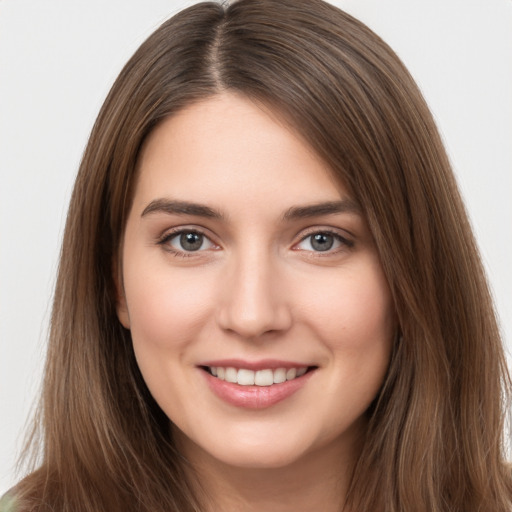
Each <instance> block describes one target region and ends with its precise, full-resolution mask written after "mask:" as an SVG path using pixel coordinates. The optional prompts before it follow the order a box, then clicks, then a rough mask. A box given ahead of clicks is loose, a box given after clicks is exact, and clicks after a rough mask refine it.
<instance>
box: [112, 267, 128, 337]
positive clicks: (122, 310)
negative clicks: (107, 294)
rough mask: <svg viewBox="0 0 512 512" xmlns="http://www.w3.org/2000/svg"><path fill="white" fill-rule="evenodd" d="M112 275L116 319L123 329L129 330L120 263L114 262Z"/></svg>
mask: <svg viewBox="0 0 512 512" xmlns="http://www.w3.org/2000/svg"><path fill="white" fill-rule="evenodd" d="M112 267H113V268H112V275H113V276H114V286H115V300H116V312H117V318H118V319H119V321H120V322H121V325H122V326H123V327H124V328H125V329H130V315H129V313H128V305H127V304H126V294H125V293H124V285H123V272H122V267H121V264H120V262H117V261H115V262H114V264H113V265H112Z"/></svg>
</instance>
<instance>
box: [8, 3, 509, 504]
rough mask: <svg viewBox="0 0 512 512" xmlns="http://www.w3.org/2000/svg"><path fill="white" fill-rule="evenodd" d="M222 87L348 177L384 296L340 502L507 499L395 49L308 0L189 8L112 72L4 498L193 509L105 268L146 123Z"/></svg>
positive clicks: (484, 351)
mask: <svg viewBox="0 0 512 512" xmlns="http://www.w3.org/2000/svg"><path fill="white" fill-rule="evenodd" d="M226 91H229V92H230V93H234V94H240V95H242V96H244V97H246V98H249V99H251V100H253V101H257V102H259V103H261V104H262V105H264V106H267V107H270V109H271V110H272V112H277V114H276V115H277V116H278V117H280V118H281V119H282V120H284V121H286V122H287V123H288V124H290V126H292V127H293V129H294V130H295V131H296V132H297V133H299V134H300V135H301V136H302V137H303V138H304V140H305V141H307V143H308V144H310V146H311V147H312V148H313V149H314V151H316V153H318V155H320V156H321V157H322V158H323V159H324V160H325V162H326V163H327V164H328V166H329V168H330V169H332V172H333V174H334V176H335V177H336V179H337V180H339V182H341V183H343V184H344V185H345V186H347V187H348V189H349V190H350V192H351V194H352V195H353V196H354V199H356V200H357V201H358V203H359V204H360V205H361V208H362V210H363V213H364V215H365V218H366V219H367V221H368V225H369V227H370V230H371V232H372V235H373V237H374V239H375V244H376V247H377V249H378V253H379V256H380V260H381V262H382V266H383V269H384V272H385V275H386V278H387V281H388V283H389V287H390V290H391V293H392V297H393V301H394V305H395V310H396V315H397V319H398V323H399V325H400V336H399V337H397V340H396V342H395V346H394V348H393V354H392V359H391V362H390V367H389V371H388V375H387V377H386V381H385V383H384V385H383V388H382V391H381V393H380V394H379V396H378V397H377V399H376V400H375V402H374V404H373V405H372V408H371V410H370V411H369V416H370V423H369V428H368V431H367V433H366V442H365V445H364V448H363V451H362V453H361V456H360V458H359V460H358V462H357V465H356V468H355V470H354V475H353V478H352V484H351V488H350V492H349V497H348V503H349V505H350V507H353V509H354V510H379V511H380V510H382V511H385V512H398V511H404V510H407V511H408V512H448V511H450V512H453V511H454V510H464V511H465V512H472V511H474V512H476V511H481V510H493V511H495V512H505V511H506V510H507V511H508V510H510V506H511V498H510V497H511V495H512V484H511V479H510V472H509V468H508V467H507V466H506V465H505V462H504V461H505V453H504V439H503V429H504V411H505V407H506V406H507V405H508V399H509V389H510V380H509V376H508V373H507V369H506V364H505V360H504V355H503V349H502V345H501V340H500V335H499V331H498V327H497V324H496V319H495V315H494V312H493V305H492V300H491V297H490V294H489V290H488V287H487V283H486V278H485V274H484V271H483V268H482V265H481V262H480V258H479V256H478V250H477V247H476V244H475V241H474V238H473V235H472V232H471V228H470V225H469V222H468V218H467V215H466V212H465V210H464V207H463V203H462V200H461V198H460V195H459V193H458V190H457V186H456V183H455V180H454V177H453V174H452V172H451V169H450V164H449V161H448V158H447V156H446V154H445V151H444V148H443V144H442V141H441V139H440V137H439V134H438V132H437V129H436V127H435V123H434V121H433V119H432V116H431V114H430V112H429V110H428V107H427V105H426V103H425V101H424V100H423V98H422V96H421V93H420V92H419V90H418V88H417V86H416V85H415V83H414V81H413V79H412V78H411V77H410V75H409V73H408V72H407V71H406V69H405V67H404V66H403V65H402V64H401V62H400V60H399V59H398V57H397V56H396V55H395V54H394V53H393V51H392V50H391V49H390V48H389V47H388V46H387V45H386V44H385V43H384V42H382V41H381V40H380V39H379V38H378V37H377V36H376V35H375V34H374V33H373V32H371V31H370V30H369V29H368V28H367V27H365V26H364V25H363V24H362V23H360V22H358V21H357V20H355V19H354V18H352V17H350V16H349V15H347V14H345V13H343V12H342V11H340V10H339V9H336V8H335V7H333V6H331V5H329V4H327V3H324V2H322V1H320V0H309V1H306V0H279V1H278V0H240V1H239V2H236V3H233V4H232V5H230V6H224V5H220V4H216V3H201V4H197V5H195V6H192V7H190V8H188V9H186V10H184V11H182V12H180V13H179V14H177V15H176V16H174V17H173V18H171V19H170V20H168V21H167V22H165V23H164V24H163V25H162V26H161V27H160V28H159V29H158V30H157V31H156V32H155V33H154V34H153V35H151V36H150V37H149V38H148V40H147V41H146V42H145V43H143V45H142V46H141V47H140V48H139V50H137V52H136V53H135V55H134V56H133V57H132V58H131V59H130V61H129V62H128V63H127V64H126V66H125V67H124V69H123V70H122V72H121V74H120V75H119V77H118V79H117V80H116V82H115V83H114V85H113V87H112V89H111V91H110V93H109V95H108V97H107V99H106V101H105V103H104V105H103V107H102V109H101V111H100V114H99V116H98V119H97V121H96V123H95V125H94V128H93V130H92V133H91V136H90V139H89V143H88V145H87V148H86V151H85V153H84V156H83V159H82V162H81V165H80V170H79V173H78V177H77V180H76V184H75V188H74V191H73V195H72V199H71V204H70V209H69V214H68V218H67V224H66V230H65V235H64V241H63V246H62V252H61V260H60V266H59V274H58V280H57V285H56V291H55V297H54V306H53V314H52V319H51V329H50V339H49V347H48V356H47V363H46V371H45V380H44V386H43V394H42V401H41V411H40V428H41V431H42V432H43V435H42V438H43V445H42V449H43V452H42V464H41V465H40V467H39V468H38V469H37V470H36V471H35V472H34V473H32V474H31V475H29V476H28V477H27V478H26V479H25V480H23V481H22V482H21V483H20V484H19V485H18V486H17V488H16V489H15V493H16V495H17V496H18V499H19V505H20V510H24V511H25V510H26V511H29V510H45V509H46V508H45V507H47V508H48V509H52V510H59V511H62V512H65V511H75V512H76V511H84V512H86V511H87V512H92V511H97V510H109V511H127V510H135V509H136V510H139V511H146V510H147V511H150V510H151V511H156V510H180V511H183V512H191V511H196V512H197V511H199V510H201V497H200V496H196V495H195V494H194V492H193V491H192V488H191V486H190V485H189V484H188V483H187V478H186V477H185V474H186V466H187V462H186V461H185V460H183V458H182V457H181V455H180V454H179V452H178V451H177V450H176V448H175V446H174V444H173V440H172V438H171V437H170V429H169V420H168V418H167V417H166V416H165V414H164V413H163V411H162V410H161V409H160V408H159V407H158V405H157V404H156V402H155V401H154V399H153V398H152V397H151V395H150V393H149V391H148V389H147V387H146V385H145V383H144V381H143V379H142V376H141V374H140V372H139V369H138V367H137V364H136V361H135V357H134V353H133V349H132V344H131V338H130V333H129V331H127V330H125V329H124V328H123V327H122V326H121V325H120V323H119V322H118V319H117V316H116V300H117V298H116V297H117V292H116V283H115V275H116V272H118V268H117V267H118V263H117V262H118V257H119V251H120V246H121V243H122V235H123V230H124V226H125V224H126V219H127V216H128V213H129V209H130V206H131V200H132V197H133V194H134V189H135V186H136V182H137V157H138V154H139V152H140V149H141V147H142V145H143V143H144V141H145V139H146V138H147V136H148V135H149V134H150V133H151V131H152V130H153V129H154V128H155V126H156V125H157V124H158V123H160V122H161V121H162V120H163V119H166V118H168V117H169V116H172V115H174V114H176V113H177V112H178V111H180V110H182V109H183V108H185V107H186V106H187V105H190V104H193V103H195V102H198V101H201V100H204V99H206V98H209V97H211V96H213V95H216V94H220V93H222V92H226ZM34 440H36V443H37V437H34ZM36 448H37V447H36Z"/></svg>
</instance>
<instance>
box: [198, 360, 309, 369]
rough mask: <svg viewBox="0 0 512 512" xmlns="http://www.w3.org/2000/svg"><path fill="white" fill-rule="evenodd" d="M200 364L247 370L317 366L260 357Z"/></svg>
mask: <svg viewBox="0 0 512 512" xmlns="http://www.w3.org/2000/svg"><path fill="white" fill-rule="evenodd" d="M198 366H209V367H212V366H215V367H219V366H220V367H221V368H237V369H240V368H244V369H247V370H253V371H258V370H267V369H270V370H275V369H277V368H286V369H288V368H305V367H310V366H315V365H312V364H308V363H300V362H296V361H284V360H278V359H260V360H259V361H246V360H244V359H216V360H211V361H205V362H203V363H201V364H199V365H198Z"/></svg>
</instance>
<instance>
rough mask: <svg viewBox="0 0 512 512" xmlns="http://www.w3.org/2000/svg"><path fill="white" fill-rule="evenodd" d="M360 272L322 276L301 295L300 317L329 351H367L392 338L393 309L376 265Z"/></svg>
mask: <svg viewBox="0 0 512 512" xmlns="http://www.w3.org/2000/svg"><path fill="white" fill-rule="evenodd" d="M364 270H365V271H364V272H362V271H358V269H353V270H352V269H351V270H350V271H349V270H347V271H346V272H340V273H339V275H337V274H336V273H335V274H334V275H326V276H325V278H324V282H321V281H319V280H318V279H317V281H316V283H315V286H314V287H313V286H312V287H310V290H311V291H310V292H309V293H308V294H307V295H305V299H304V302H303V309H304V311H305V313H304V316H305V317H306V316H307V318H309V321H310V323H311V325H312V326H314V328H315V330H317V332H319V333H320V334H321V337H322V339H323V340H325V342H326V343H327V344H328V345H329V346H330V348H331V349H332V350H337V349H345V350H354V351H356V352H359V351H361V350H365V349H366V348H368V349H369V350H370V349H372V347H374V348H376V347H377V346H378V345H379V344H380V343H381V342H387V341H389V340H390V338H392V337H393V334H394V330H395V326H396V320H395V314H394V308H393V304H392V300H391V296H390V292H389V288H388V285H387V282H386V280H385V278H384V276H383V274H382V271H381V269H380V265H378V264H377V263H376V264H375V265H366V266H365V269H364ZM303 296H304V293H303Z"/></svg>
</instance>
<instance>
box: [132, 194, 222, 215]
mask: <svg viewBox="0 0 512 512" xmlns="http://www.w3.org/2000/svg"><path fill="white" fill-rule="evenodd" d="M151 213H167V214H169V215H193V216H195V217H206V218H209V219H223V218H224V215H223V214H222V213H221V212H219V211H217V210H214V209H213V208H210V207H209V206H205V205H203V204H198V203H191V202H189V201H176V200H172V199H155V200H153V201H151V202H150V203H149V204H148V205H147V206H146V208H144V211H143V212H142V213H141V217H144V216H145V215H149V214H151Z"/></svg>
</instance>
